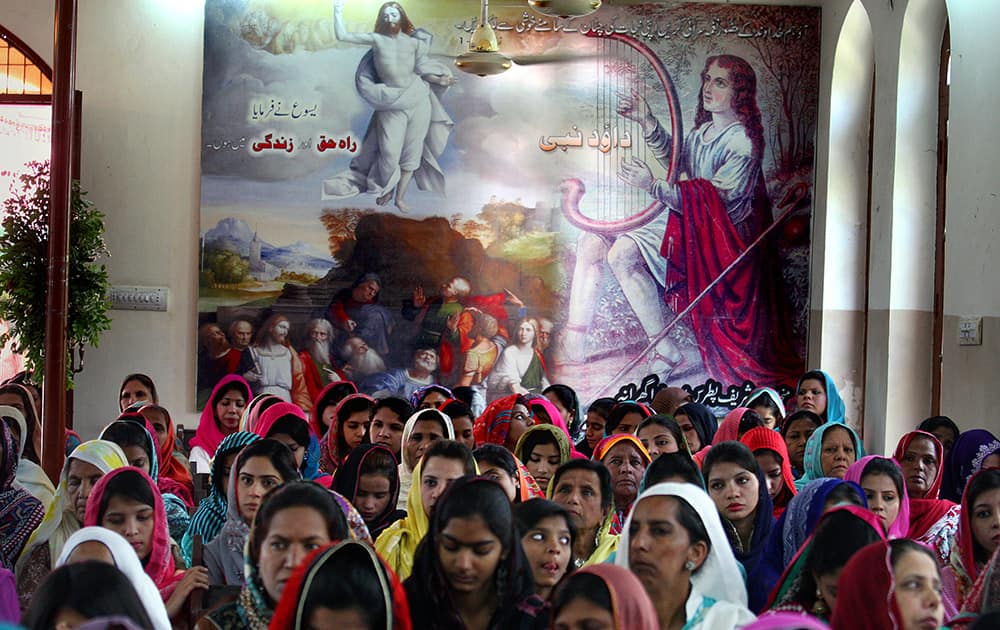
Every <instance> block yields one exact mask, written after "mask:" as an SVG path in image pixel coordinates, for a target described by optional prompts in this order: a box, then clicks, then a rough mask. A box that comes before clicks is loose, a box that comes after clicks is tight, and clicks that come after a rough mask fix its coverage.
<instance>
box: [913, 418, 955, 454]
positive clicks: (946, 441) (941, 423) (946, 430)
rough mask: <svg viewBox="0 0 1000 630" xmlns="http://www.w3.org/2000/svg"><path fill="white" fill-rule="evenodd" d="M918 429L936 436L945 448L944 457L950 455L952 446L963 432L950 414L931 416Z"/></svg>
mask: <svg viewBox="0 0 1000 630" xmlns="http://www.w3.org/2000/svg"><path fill="white" fill-rule="evenodd" d="M917 431H926V432H927V433H930V434H932V435H933V436H934V437H936V438H937V439H938V440H939V441H940V442H941V446H942V447H943V448H944V457H948V453H950V452H951V447H952V446H954V445H955V441H956V440H957V439H958V436H959V435H961V434H962V432H961V431H959V429H958V425H957V424H955V421H954V420H952V419H951V418H949V417H948V416H931V417H930V418H927V419H926V420H924V421H923V422H921V423H920V424H919V425H917Z"/></svg>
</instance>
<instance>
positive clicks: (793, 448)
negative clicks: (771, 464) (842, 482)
mask: <svg viewBox="0 0 1000 630" xmlns="http://www.w3.org/2000/svg"><path fill="white" fill-rule="evenodd" d="M822 424H823V419H822V418H820V417H819V416H817V415H816V414H814V413H813V412H811V411H805V410H803V409H799V410H798V411H796V412H794V413H791V414H789V415H788V417H787V418H785V423H784V424H783V425H781V438H782V439H783V440H785V447H786V448H787V449H788V457H789V459H790V460H791V464H792V474H793V475H794V476H795V478H796V479H798V478H799V477H801V476H802V472H803V470H805V465H804V464H803V459H804V458H805V454H806V442H808V441H809V438H810V437H812V434H813V433H814V432H815V431H816V429H818V428H819V427H820V425H822Z"/></svg>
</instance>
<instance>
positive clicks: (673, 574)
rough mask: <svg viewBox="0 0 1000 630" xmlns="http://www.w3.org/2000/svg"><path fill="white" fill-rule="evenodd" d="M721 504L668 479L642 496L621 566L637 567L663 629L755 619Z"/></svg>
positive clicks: (621, 547)
mask: <svg viewBox="0 0 1000 630" xmlns="http://www.w3.org/2000/svg"><path fill="white" fill-rule="evenodd" d="M714 506H715V503H714V502H713V501H712V499H711V498H710V497H709V496H708V494H706V493H705V491H704V490H702V489H701V488H698V487H697V486H694V485H691V484H687V483H660V484H656V485H655V486H652V487H651V488H648V489H647V490H646V491H645V492H643V493H642V494H640V495H639V497H638V498H637V499H636V501H635V504H634V506H633V508H632V511H631V513H630V514H629V516H628V519H626V521H625V528H624V530H623V531H622V535H621V540H620V541H619V543H618V554H617V557H616V558H615V564H618V565H619V566H623V567H626V568H628V569H629V570H631V571H632V572H633V573H635V574H636V576H637V577H638V578H639V581H640V582H642V585H643V587H644V588H645V589H646V592H647V593H648V594H649V596H650V599H651V600H653V604H654V605H655V607H656V614H657V617H658V618H659V621H660V627H661V628H669V627H675V626H677V625H680V626H683V627H684V628H685V630H702V629H706V630H707V629H709V628H738V627H741V626H744V625H746V624H748V623H750V622H752V621H753V620H754V619H755V617H754V615H753V613H752V612H750V610H749V609H747V591H746V587H745V586H744V584H743V579H742V577H741V575H742V573H741V572H740V568H739V565H738V564H737V562H736V558H735V557H734V556H733V551H732V548H731V547H730V545H729V539H728V538H727V537H726V533H725V530H723V528H722V522H721V521H720V520H719V513H718V510H713V509H712V508H713V507H714Z"/></svg>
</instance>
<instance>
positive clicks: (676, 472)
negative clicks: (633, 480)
mask: <svg viewBox="0 0 1000 630" xmlns="http://www.w3.org/2000/svg"><path fill="white" fill-rule="evenodd" d="M664 481H672V482H674V483H690V484H692V485H695V486H697V487H699V488H701V489H702V490H704V489H705V479H704V478H703V477H702V476H701V470H699V468H698V464H696V463H695V461H694V458H693V457H691V453H688V452H687V449H683V450H680V451H677V452H676V453H664V454H662V455H660V456H659V457H657V458H656V459H654V460H653V461H652V462H650V464H649V466H647V467H646V474H644V475H643V476H642V484H641V485H640V486H639V492H643V491H645V490H646V489H647V488H652V487H653V486H655V485H656V484H658V483H663V482H664Z"/></svg>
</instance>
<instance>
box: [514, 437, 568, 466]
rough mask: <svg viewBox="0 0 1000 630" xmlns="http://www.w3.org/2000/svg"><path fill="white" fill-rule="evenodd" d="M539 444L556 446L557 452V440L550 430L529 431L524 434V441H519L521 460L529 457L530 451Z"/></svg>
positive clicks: (526, 459) (523, 460) (557, 450)
mask: <svg viewBox="0 0 1000 630" xmlns="http://www.w3.org/2000/svg"><path fill="white" fill-rule="evenodd" d="M541 444H551V445H553V446H555V447H556V452H557V453H559V452H560V451H559V441H558V440H557V439H556V436H554V435H552V432H551V431H531V432H530V433H527V434H525V437H524V441H523V442H521V461H522V462H526V461H528V459H529V458H530V457H531V453H532V451H534V450H535V447H536V446H539V445H541Z"/></svg>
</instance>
